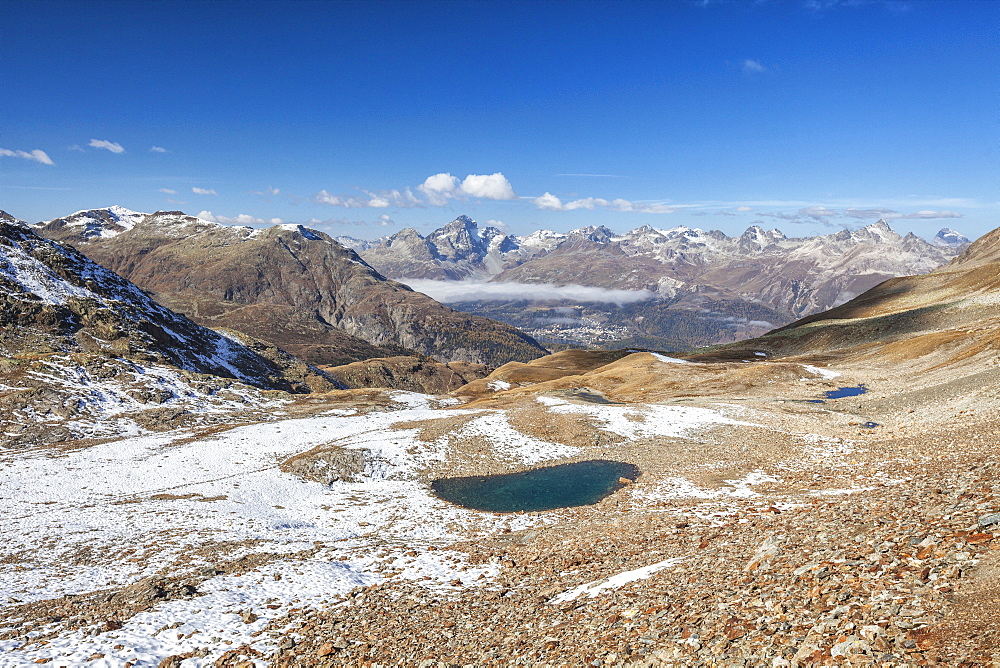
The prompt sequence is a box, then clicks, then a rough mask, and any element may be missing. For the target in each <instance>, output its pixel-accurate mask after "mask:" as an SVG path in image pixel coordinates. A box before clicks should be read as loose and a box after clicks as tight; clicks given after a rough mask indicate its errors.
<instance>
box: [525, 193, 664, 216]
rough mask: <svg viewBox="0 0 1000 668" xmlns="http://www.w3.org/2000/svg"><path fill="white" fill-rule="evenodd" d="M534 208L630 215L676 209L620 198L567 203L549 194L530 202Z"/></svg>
mask: <svg viewBox="0 0 1000 668" xmlns="http://www.w3.org/2000/svg"><path fill="white" fill-rule="evenodd" d="M532 203H533V204H534V205H535V207H537V208H539V209H542V210H543V211H574V210H576V209H587V210H591V211H592V210H594V209H597V208H602V209H608V210H609V211H625V212H630V213H673V212H674V211H676V210H677V208H676V207H672V206H667V205H666V204H646V203H643V202H632V201H629V200H627V199H621V198H620V197H619V198H617V199H613V200H606V199H604V198H603V197H584V198H582V199H575V200H572V201H569V202H563V201H562V200H561V199H559V198H558V197H556V196H555V195H553V194H552V193H550V192H546V193H545V194H544V195H540V196H539V197H536V198H535V199H533V200H532Z"/></svg>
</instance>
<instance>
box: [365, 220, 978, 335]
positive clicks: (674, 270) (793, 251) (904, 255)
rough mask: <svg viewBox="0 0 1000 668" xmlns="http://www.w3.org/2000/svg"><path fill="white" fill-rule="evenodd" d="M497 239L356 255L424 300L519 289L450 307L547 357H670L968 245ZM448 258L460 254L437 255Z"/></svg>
mask: <svg viewBox="0 0 1000 668" xmlns="http://www.w3.org/2000/svg"><path fill="white" fill-rule="evenodd" d="M499 234H501V233H500V231H499V230H496V229H495V228H489V229H487V230H482V231H480V230H478V227H477V225H476V223H475V222H474V221H471V220H470V219H468V218H466V217H460V218H459V219H456V220H455V221H453V222H452V223H449V224H448V225H446V226H445V227H443V228H441V229H440V230H437V231H435V232H433V233H431V234H429V235H427V236H426V237H423V236H421V235H419V234H418V233H417V232H416V231H415V230H404V231H402V232H400V233H398V234H396V235H393V236H392V237H388V238H386V239H383V240H380V241H378V242H372V243H368V244H365V245H364V247H363V248H362V249H361V250H360V252H361V254H362V256H363V257H365V258H367V259H368V260H369V261H370V263H371V264H372V265H373V266H375V267H376V268H378V269H380V270H381V271H384V272H385V273H386V274H387V275H389V276H392V277H394V278H398V279H399V280H402V281H404V282H405V281H406V280H413V281H416V282H415V283H414V285H418V286H419V287H420V289H425V290H429V291H431V290H432V288H433V287H434V286H433V285H429V284H426V283H423V282H421V280H423V279H428V278H430V279H437V280H467V281H473V282H475V281H488V282H492V283H505V284H506V283H512V284H517V285H521V284H524V287H523V288H522V289H521V294H523V295H524V297H523V298H522V299H519V300H516V301H514V300H509V299H508V300H506V301H503V300H498V299H496V298H491V297H488V296H483V297H481V298H480V297H478V296H477V291H476V290H474V289H472V288H470V289H469V290H467V291H465V294H464V296H458V297H453V298H451V301H450V302H449V303H452V304H454V305H456V306H457V307H458V308H462V309H463V310H466V311H471V312H474V313H479V314H481V315H486V316H488V317H491V318H494V319H498V320H502V321H504V322H509V323H511V324H513V325H515V326H518V327H520V328H521V329H523V330H524V331H526V332H528V333H530V334H531V335H532V336H533V337H535V338H536V339H538V340H540V341H543V342H545V343H546V345H550V346H551V345H564V344H565V345H571V346H593V345H599V346H611V347H622V346H626V347H627V346H633V347H653V348H669V349H678V348H682V349H683V348H690V347H694V346H700V345H709V344H714V343H727V342H732V341H735V340H739V339H741V338H749V337H752V336H756V335H760V334H763V333H764V332H766V331H768V330H769V329H772V328H773V327H776V326H781V325H785V324H787V323H789V322H792V321H794V320H796V319H797V318H800V317H802V316H804V315H808V314H811V313H816V312H819V311H822V310H824V309H827V308H831V307H833V306H836V305H838V304H841V303H843V302H845V301H847V300H848V299H850V298H852V297H854V296H856V295H858V294H860V293H862V292H864V291H865V290H867V289H869V288H871V287H873V286H874V285H877V284H878V283H880V282H881V281H883V280H885V279H888V278H893V277H896V276H903V275H911V274H922V273H926V272H928V271H931V270H933V269H935V268H936V267H939V266H941V265H942V264H944V263H946V262H948V261H949V260H950V259H951V258H953V257H954V256H955V255H956V254H957V253H959V252H961V250H962V249H963V248H965V246H966V245H967V240H966V241H963V240H964V239H965V238H964V237H962V236H961V235H960V234H958V233H955V232H954V231H952V230H942V231H941V232H940V233H939V234H938V237H936V238H935V241H934V243H929V242H927V241H924V240H923V239H921V238H919V237H917V236H916V235H914V234H912V233H910V234H907V235H900V234H898V233H897V232H895V231H894V230H893V229H892V228H891V227H890V226H889V224H888V223H886V222H885V221H884V220H880V221H878V222H876V223H873V224H871V225H868V226H866V227H863V228H860V229H856V230H841V231H839V232H836V233H834V234H828V235H821V236H816V237H802V238H791V237H788V236H786V235H785V234H784V233H782V232H781V231H779V230H776V229H773V230H766V229H764V228H763V227H760V226H759V225H753V226H751V227H750V228H748V229H747V230H746V231H745V232H744V233H743V234H741V235H739V236H733V237H730V236H728V235H726V234H724V233H723V232H720V231H717V230H713V231H707V232H706V231H704V230H701V229H696V228H690V227H683V226H682V227H676V228H672V229H666V230H661V229H656V228H653V227H651V226H648V225H645V226H642V227H640V228H637V229H635V230H631V231H629V232H626V233H623V234H617V233H615V232H613V231H612V230H610V229H608V228H607V227H604V226H592V227H584V228H580V229H577V230H572V231H570V232H568V233H565V234H563V233H557V232H552V231H548V230H540V231H538V232H535V233H533V234H531V235H528V236H526V237H513V236H509V235H508V236H505V237H503V238H501V237H500V236H498V235H499ZM442 238H444V239H449V240H453V241H449V242H448V243H447V244H445V243H441V244H440V245H441V247H442V248H443V249H444V250H441V249H439V241H438V240H439V239H442ZM487 239H489V243H488V244H487V243H486V241H487ZM455 245H458V246H460V249H461V253H455V252H452V251H451V250H450V248H451V247H453V246H455ZM408 277H409V278H408ZM469 285H471V286H474V285H475V284H474V283H470V284H469ZM531 285H539V289H538V290H537V291H535V290H533V289H532V288H531ZM553 285H554V286H567V285H573V286H576V285H582V286H589V287H594V288H601V289H605V290H629V291H634V292H635V294H645V295H648V296H649V298H648V299H647V300H645V301H642V300H639V301H638V302H634V303H632V304H631V305H629V306H627V307H625V306H623V305H622V306H619V305H616V304H609V303H608V302H604V303H601V302H600V301H599V295H598V296H595V300H594V301H593V302H585V301H580V300H579V299H577V300H571V299H565V298H560V297H559V294H561V293H559V292H558V291H556V290H551V289H549V287H548V286H553ZM640 291H641V292H640ZM442 292H444V290H443V289H442ZM448 292H452V293H453V292H454V291H451V290H448ZM478 293H480V294H481V293H482V290H480V291H478ZM567 309H571V310H572V311H573V313H569V312H568V311H567ZM567 316H570V317H567Z"/></svg>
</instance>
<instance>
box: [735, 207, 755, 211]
mask: <svg viewBox="0 0 1000 668" xmlns="http://www.w3.org/2000/svg"><path fill="white" fill-rule="evenodd" d="M736 210H737V211H739V212H741V213H742V212H746V211H753V207H752V206H738V207H736Z"/></svg>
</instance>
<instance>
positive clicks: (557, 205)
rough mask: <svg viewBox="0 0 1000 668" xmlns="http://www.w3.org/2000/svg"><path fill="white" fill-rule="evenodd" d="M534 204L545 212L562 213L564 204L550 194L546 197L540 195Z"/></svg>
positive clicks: (533, 201) (545, 195) (534, 200)
mask: <svg viewBox="0 0 1000 668" xmlns="http://www.w3.org/2000/svg"><path fill="white" fill-rule="evenodd" d="M532 203H533V204H534V205H535V206H536V207H537V208H539V209H541V210H543V211H562V210H563V203H562V200H561V199H559V198H558V197H556V196H555V195H553V194H552V193H550V192H546V193H545V194H544V195H539V196H538V197H536V198H535V199H533V200H532Z"/></svg>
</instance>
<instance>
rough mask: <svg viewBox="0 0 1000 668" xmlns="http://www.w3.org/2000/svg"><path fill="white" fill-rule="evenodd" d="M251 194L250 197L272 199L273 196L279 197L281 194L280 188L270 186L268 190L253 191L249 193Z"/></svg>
mask: <svg viewBox="0 0 1000 668" xmlns="http://www.w3.org/2000/svg"><path fill="white" fill-rule="evenodd" d="M251 194H252V195H271V196H272V197H274V196H275V195H280V194H281V188H275V187H273V186H272V187H270V188H265V189H264V190H253V191H251Z"/></svg>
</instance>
